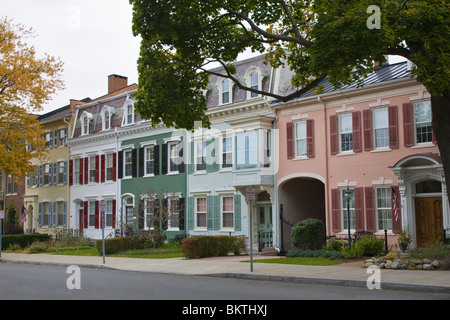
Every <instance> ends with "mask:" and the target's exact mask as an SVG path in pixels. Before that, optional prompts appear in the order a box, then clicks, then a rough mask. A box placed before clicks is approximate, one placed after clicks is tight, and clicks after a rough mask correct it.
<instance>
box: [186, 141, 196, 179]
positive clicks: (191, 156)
mask: <svg viewBox="0 0 450 320" xmlns="http://www.w3.org/2000/svg"><path fill="white" fill-rule="evenodd" d="M187 166H188V174H193V173H194V171H195V170H194V166H195V164H194V141H191V142H190V150H189V163H188V164H187Z"/></svg>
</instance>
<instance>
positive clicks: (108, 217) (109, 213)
mask: <svg viewBox="0 0 450 320" xmlns="http://www.w3.org/2000/svg"><path fill="white" fill-rule="evenodd" d="M113 214H114V212H113V201H112V200H108V201H106V212H105V227H112V225H113Z"/></svg>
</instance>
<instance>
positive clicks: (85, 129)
mask: <svg viewBox="0 0 450 320" xmlns="http://www.w3.org/2000/svg"><path fill="white" fill-rule="evenodd" d="M91 120H92V113H89V112H87V111H83V114H82V115H81V117H80V122H81V135H83V136H84V135H87V134H89V126H90V123H91Z"/></svg>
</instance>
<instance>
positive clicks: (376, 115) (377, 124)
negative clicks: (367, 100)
mask: <svg viewBox="0 0 450 320" xmlns="http://www.w3.org/2000/svg"><path fill="white" fill-rule="evenodd" d="M372 112H373V130H374V137H375V148H386V147H389V113H388V108H377V109H373V111H372Z"/></svg>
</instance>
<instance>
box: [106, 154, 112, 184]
mask: <svg viewBox="0 0 450 320" xmlns="http://www.w3.org/2000/svg"><path fill="white" fill-rule="evenodd" d="M113 159H114V156H113V154H112V153H109V154H107V155H106V168H105V175H106V177H105V180H106V181H112V179H113V166H114V163H113V161H114V160H113Z"/></svg>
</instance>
